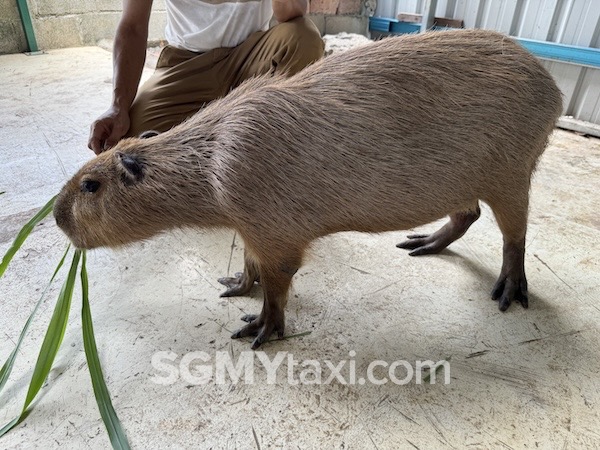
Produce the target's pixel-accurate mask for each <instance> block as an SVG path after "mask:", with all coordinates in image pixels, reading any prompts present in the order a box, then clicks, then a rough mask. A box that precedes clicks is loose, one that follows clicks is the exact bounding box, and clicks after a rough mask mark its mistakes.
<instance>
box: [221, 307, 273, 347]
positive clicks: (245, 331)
mask: <svg viewBox="0 0 600 450" xmlns="http://www.w3.org/2000/svg"><path fill="white" fill-rule="evenodd" d="M242 320H244V321H247V322H249V323H248V325H246V326H244V327H242V328H240V329H239V330H237V331H236V332H234V333H233V334H232V335H231V338H232V339H240V338H244V337H249V336H255V339H254V341H252V346H251V348H252V350H256V349H257V348H258V347H260V346H261V345H262V344H263V343H265V342H267V341H268V340H269V338H270V337H271V335H272V334H273V333H275V332H277V337H278V338H282V337H283V332H284V327H283V325H281V326H280V325H277V324H275V323H272V321H269V320H264V319H261V318H260V316H257V315H252V314H248V315H246V316H243V317H242Z"/></svg>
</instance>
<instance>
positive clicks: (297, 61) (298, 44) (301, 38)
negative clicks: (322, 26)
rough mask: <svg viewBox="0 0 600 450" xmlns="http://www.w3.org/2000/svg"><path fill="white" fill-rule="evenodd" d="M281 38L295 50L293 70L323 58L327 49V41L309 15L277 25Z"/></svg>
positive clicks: (293, 52)
mask: <svg viewBox="0 0 600 450" xmlns="http://www.w3.org/2000/svg"><path fill="white" fill-rule="evenodd" d="M277 27H278V30H277V34H279V36H280V38H281V39H282V40H283V41H285V42H286V45H287V46H288V47H290V48H292V49H294V51H292V52H291V54H293V58H294V62H293V64H292V68H291V69H292V72H296V71H298V70H299V69H301V68H303V67H305V66H307V65H309V64H311V63H313V62H315V61H317V60H319V59H321V58H322V57H323V52H324V50H325V43H324V42H323V39H322V38H321V33H319V30H318V28H317V27H316V26H315V24H314V23H313V22H312V21H311V20H310V19H309V18H307V17H297V18H295V19H293V20H290V21H289V22H284V23H280V24H278V25H277Z"/></svg>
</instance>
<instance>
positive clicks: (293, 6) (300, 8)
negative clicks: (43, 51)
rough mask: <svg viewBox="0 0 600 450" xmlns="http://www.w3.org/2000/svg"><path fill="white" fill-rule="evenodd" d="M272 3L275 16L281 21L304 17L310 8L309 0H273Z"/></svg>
mask: <svg viewBox="0 0 600 450" xmlns="http://www.w3.org/2000/svg"><path fill="white" fill-rule="evenodd" d="M272 4H273V16H275V20H277V22H279V23H282V22H287V21H288V20H292V19H295V18H296V17H302V16H304V14H306V10H307V9H308V0H273V1H272Z"/></svg>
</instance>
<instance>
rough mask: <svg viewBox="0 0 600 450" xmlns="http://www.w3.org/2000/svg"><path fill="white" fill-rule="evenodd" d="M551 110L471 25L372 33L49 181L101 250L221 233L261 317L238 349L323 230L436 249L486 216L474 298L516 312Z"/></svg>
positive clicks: (240, 287)
mask: <svg viewBox="0 0 600 450" xmlns="http://www.w3.org/2000/svg"><path fill="white" fill-rule="evenodd" d="M561 110H562V101H561V93H560V91H559V90H558V88H557V86H556V84H555V82H554V81H553V79H552V77H551V76H550V75H549V74H548V72H547V71H546V70H545V69H544V68H543V66H542V65H541V64H540V63H539V62H538V61H537V60H536V59H535V58H534V57H533V56H532V55H531V54H529V53H528V52H527V51H526V50H524V49H523V48H522V47H521V46H519V45H518V44H517V43H515V42H514V41H512V40H511V39H510V38H509V37H507V36H504V35H502V34H499V33H496V32H491V31H484V30H456V31H444V32H428V33H423V34H419V35H409V36H403V37H395V38H387V39H384V40H381V41H378V42H373V43H370V44H368V45H365V46H363V47H359V48H355V49H352V50H349V51H347V52H344V53H341V54H334V55H332V56H329V57H327V58H325V59H324V60H321V61H319V62H317V63H315V64H313V65H312V66H310V67H308V68H306V69H305V70H303V71H302V72H300V73H298V74H296V75H294V76H293V77H290V78H287V79H286V78H282V77H275V78H269V77H260V78H256V79H252V80H250V81H248V82H246V83H244V84H242V85H241V86H240V87H239V88H237V89H235V90H233V91H232V92H231V93H229V94H228V95H227V96H226V97H224V98H222V99H219V100H217V101H215V102H213V103H211V104H210V105H208V106H207V107H206V108H205V109H203V110H202V111H200V112H199V113H197V114H196V115H195V116H193V117H191V118H190V119H188V120H187V121H185V122H184V123H183V124H181V125H179V126H177V127H175V128H173V129H171V130H169V131H167V132H165V133H162V134H160V135H155V134H154V133H148V136H146V137H151V139H139V138H134V139H128V140H125V141H122V142H120V143H119V144H118V145H117V146H116V147H115V148H114V149H113V150H110V151H108V152H105V153H104V154H101V155H100V156H99V157H98V158H96V159H94V160H92V161H90V162H89V163H88V164H86V165H85V166H84V167H83V168H82V169H81V170H80V171H79V172H78V173H77V174H76V175H75V176H74V178H73V180H71V181H70V182H69V183H68V184H67V185H66V186H65V188H64V189H63V192H61V194H60V196H59V198H58V200H57V205H56V217H57V221H58V223H59V225H60V226H61V228H63V229H64V231H65V232H66V233H67V235H69V237H70V238H71V239H72V240H73V242H74V243H75V244H76V245H79V246H82V247H86V248H92V247H97V246H118V245H123V244H127V243H130V242H134V241H137V240H140V239H146V238H149V237H151V236H153V235H155V234H157V233H159V232H161V231H165V230H168V229H170V228H173V227H188V226H193V227H219V226H223V227H231V228H233V229H235V230H237V232H238V233H239V235H240V236H241V237H242V238H243V239H244V242H245V255H246V256H245V270H244V273H242V274H240V275H239V276H236V277H230V278H224V279H221V280H220V281H221V282H222V283H223V284H225V285H226V286H227V287H228V289H227V291H226V292H225V293H224V295H243V294H245V293H246V292H248V290H249V289H250V288H251V287H252V285H253V284H254V282H255V281H256V280H260V283H261V285H262V287H263V290H264V296H265V299H264V307H263V310H262V312H261V314H259V315H257V316H252V317H247V319H248V320H249V323H248V324H247V325H246V326H245V327H243V328H242V329H241V330H240V331H239V332H236V333H235V334H234V337H244V336H255V340H254V343H253V348H256V347H258V346H259V345H261V343H263V342H264V341H266V340H267V339H268V338H269V336H270V335H271V334H272V333H274V332H277V333H278V334H280V335H281V334H282V333H283V330H284V329H283V327H284V325H283V324H284V312H283V311H284V307H285V304H286V298H287V292H288V288H289V286H290V283H291V279H292V276H293V274H294V273H295V271H296V270H297V269H298V268H299V267H300V266H301V264H302V259H303V256H304V252H305V250H306V249H307V248H308V246H309V244H310V242H312V241H313V240H315V239H317V238H319V237H322V236H325V235H328V234H331V233H336V232H340V231H361V232H372V233H377V232H384V231H393V230H403V229H409V228H413V227H416V226H419V225H422V224H425V223H429V222H431V221H434V220H436V219H439V218H441V217H443V216H445V215H449V216H450V220H449V221H448V223H447V224H446V225H444V227H442V228H441V229H440V230H438V231H437V232H435V233H432V234H430V235H418V236H410V237H409V239H408V241H405V242H402V243H401V244H399V246H400V247H402V248H407V249H410V250H411V251H412V253H411V254H413V255H422V254H428V253H436V252H439V251H441V250H442V249H444V248H445V247H446V246H448V245H449V244H450V243H451V242H453V241H454V240H456V239H458V238H460V237H461V236H462V235H463V234H464V233H465V232H466V231H467V230H468V228H469V226H470V225H471V224H472V223H473V222H474V221H475V220H477V218H478V217H479V215H480V209H479V202H480V201H483V202H486V203H487V204H488V205H489V206H490V207H491V209H492V211H493V213H494V216H495V218H496V220H497V223H498V226H499V228H500V230H501V231H502V235H503V239H504V244H503V264H502V269H501V272H500V276H499V278H498V281H497V282H496V284H495V286H494V287H493V290H492V297H493V298H494V299H496V300H497V301H498V306H499V308H500V309H501V310H505V309H507V308H508V306H509V305H510V304H511V302H513V301H517V302H519V303H521V304H522V305H523V306H525V307H527V306H528V298H527V282H526V278H525V271H524V257H525V236H526V229H527V212H528V205H529V187H530V181H531V176H532V173H533V171H534V169H535V166H536V163H537V160H538V159H539V157H540V155H541V154H542V153H543V151H544V148H545V146H546V143H547V140H548V136H549V135H550V133H551V132H552V130H553V128H554V124H555V122H556V119H557V118H558V116H559V115H560V113H561Z"/></svg>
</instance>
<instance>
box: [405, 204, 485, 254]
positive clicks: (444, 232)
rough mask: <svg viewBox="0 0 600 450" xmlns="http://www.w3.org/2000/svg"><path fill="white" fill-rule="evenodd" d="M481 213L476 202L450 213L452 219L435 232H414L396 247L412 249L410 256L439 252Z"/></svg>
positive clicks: (460, 235)
mask: <svg viewBox="0 0 600 450" xmlns="http://www.w3.org/2000/svg"><path fill="white" fill-rule="evenodd" d="M480 215H481V210H480V209H479V204H478V203H475V205H474V206H473V208H470V209H468V210H464V211H459V212H455V213H453V214H450V220H449V221H448V222H447V223H446V224H445V225H444V226H443V227H442V228H440V229H439V230H437V231H436V232H435V233H432V234H412V235H410V236H407V237H408V240H406V241H404V242H401V243H399V244H398V245H396V247H398V248H405V249H409V250H412V252H410V253H409V255H410V256H419V255H429V254H432V253H439V252H441V251H442V250H443V249H445V248H446V247H448V245H450V244H451V243H452V242H454V241H455V240H457V239H458V238H460V237H462V235H464V234H465V233H466V232H467V230H468V229H469V227H470V226H471V225H472V224H473V222H475V221H476V220H477V219H479V216H480Z"/></svg>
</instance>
